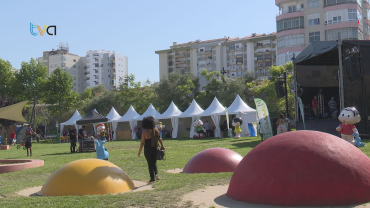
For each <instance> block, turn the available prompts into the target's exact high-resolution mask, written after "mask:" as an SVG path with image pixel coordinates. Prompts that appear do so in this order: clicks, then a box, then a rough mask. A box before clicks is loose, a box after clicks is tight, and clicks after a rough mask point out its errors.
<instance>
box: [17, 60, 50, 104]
mask: <svg viewBox="0 0 370 208" xmlns="http://www.w3.org/2000/svg"><path fill="white" fill-rule="evenodd" d="M47 76H48V69H47V67H46V66H45V65H44V64H43V63H39V62H38V61H36V60H35V59H33V58H31V60H30V61H29V62H22V64H21V69H20V70H19V73H16V74H15V79H14V80H13V83H12V88H13V89H14V93H15V95H17V97H19V99H20V100H33V99H34V97H35V96H37V97H38V99H39V100H41V101H43V100H44V99H45V90H46V89H47V88H46V87H45V86H46V82H47Z"/></svg>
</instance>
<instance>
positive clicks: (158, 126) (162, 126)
mask: <svg viewBox="0 0 370 208" xmlns="http://www.w3.org/2000/svg"><path fill="white" fill-rule="evenodd" d="M155 127H156V128H157V129H158V130H159V131H162V130H163V129H164V127H166V126H165V125H162V122H156V123H155Z"/></svg>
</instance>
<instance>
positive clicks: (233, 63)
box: [228, 62, 236, 66]
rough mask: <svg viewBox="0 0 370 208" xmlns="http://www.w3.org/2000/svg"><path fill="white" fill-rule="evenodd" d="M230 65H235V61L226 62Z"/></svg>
mask: <svg viewBox="0 0 370 208" xmlns="http://www.w3.org/2000/svg"><path fill="white" fill-rule="evenodd" d="M228 64H229V65H230V66H233V65H235V64H236V63H235V62H229V63H228Z"/></svg>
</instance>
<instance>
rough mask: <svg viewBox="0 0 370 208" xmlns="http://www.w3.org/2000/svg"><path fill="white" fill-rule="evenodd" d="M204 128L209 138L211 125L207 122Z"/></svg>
mask: <svg viewBox="0 0 370 208" xmlns="http://www.w3.org/2000/svg"><path fill="white" fill-rule="evenodd" d="M204 128H205V129H206V137H209V123H208V121H206V122H205V123H204Z"/></svg>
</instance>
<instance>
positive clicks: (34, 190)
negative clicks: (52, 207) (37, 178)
mask: <svg viewBox="0 0 370 208" xmlns="http://www.w3.org/2000/svg"><path fill="white" fill-rule="evenodd" d="M41 188H42V186H35V187H32V188H26V189H23V190H22V191H19V192H17V194H18V195H20V196H37V194H36V193H37V192H39V191H40V190H41Z"/></svg>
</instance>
